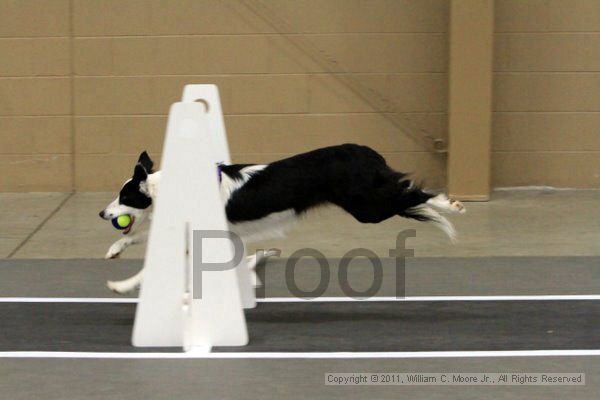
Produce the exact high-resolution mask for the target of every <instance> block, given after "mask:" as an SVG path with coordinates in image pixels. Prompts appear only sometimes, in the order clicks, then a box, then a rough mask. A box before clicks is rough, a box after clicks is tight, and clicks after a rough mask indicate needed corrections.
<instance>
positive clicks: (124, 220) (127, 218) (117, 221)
mask: <svg viewBox="0 0 600 400" xmlns="http://www.w3.org/2000/svg"><path fill="white" fill-rule="evenodd" d="M112 224H113V226H114V227H115V228H117V229H126V228H127V227H128V226H129V225H131V215H127V214H124V215H119V216H118V217H117V218H113V219H112Z"/></svg>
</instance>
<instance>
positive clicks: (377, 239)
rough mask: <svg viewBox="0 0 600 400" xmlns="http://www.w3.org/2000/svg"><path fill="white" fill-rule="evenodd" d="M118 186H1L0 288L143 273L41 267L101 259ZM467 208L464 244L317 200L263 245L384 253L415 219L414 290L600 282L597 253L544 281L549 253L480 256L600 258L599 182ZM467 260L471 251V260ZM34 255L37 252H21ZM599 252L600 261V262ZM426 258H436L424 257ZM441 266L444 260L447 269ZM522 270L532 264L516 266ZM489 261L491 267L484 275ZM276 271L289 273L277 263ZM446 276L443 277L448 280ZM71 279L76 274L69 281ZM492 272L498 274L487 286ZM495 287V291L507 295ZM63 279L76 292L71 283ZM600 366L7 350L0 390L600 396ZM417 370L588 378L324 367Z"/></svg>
mask: <svg viewBox="0 0 600 400" xmlns="http://www.w3.org/2000/svg"><path fill="white" fill-rule="evenodd" d="M114 195H115V194H114V193H77V194H74V195H69V194H64V193H49V194H47V193H33V194H0V258H7V257H8V258H11V259H12V260H4V261H3V264H2V267H3V274H4V275H3V277H4V278H5V279H4V280H3V285H4V286H2V285H0V286H1V287H3V288H5V287H6V288H10V289H11V290H13V291H14V295H15V296H27V295H34V294H35V295H38V296H39V295H40V293H47V291H50V292H48V293H49V294H48V295H56V294H57V293H54V292H53V290H54V291H61V292H60V294H61V295H65V296H70V295H78V296H82V295H81V293H85V294H86V295H90V296H93V295H98V296H104V294H103V293H104V290H105V289H104V287H103V286H102V285H100V284H99V282H103V281H104V280H105V279H106V278H107V277H108V276H110V277H113V275H112V274H113V273H116V272H117V270H119V271H118V273H119V274H123V277H124V276H126V275H127V274H128V273H130V272H132V271H133V270H135V268H136V267H137V266H139V263H140V262H139V261H132V260H122V261H114V265H115V267H116V268H115V270H114V272H113V271H112V268H111V269H110V270H111V271H107V270H104V269H103V266H104V265H105V264H106V262H103V261H99V260H88V261H87V264H90V263H92V264H94V265H91V266H89V268H88V270H90V271H91V272H88V271H87V270H84V269H85V268H84V267H85V265H83V264H85V263H83V262H82V261H75V260H73V261H71V263H77V269H78V270H77V271H78V273H73V272H70V273H68V274H67V273H65V274H64V275H62V276H57V274H55V273H50V271H49V272H48V273H44V272H43V271H45V270H46V269H48V266H49V265H54V264H56V267H57V268H63V269H65V271H66V269H67V268H68V267H69V265H67V264H69V263H67V262H64V261H61V260H56V261H54V264H53V262H49V261H45V260H44V259H50V258H53V259H65V258H87V259H90V258H102V257H103V256H104V254H105V253H106V250H107V249H108V247H109V246H110V244H111V243H112V242H114V241H115V240H117V239H118V238H119V237H120V235H119V233H118V232H117V231H116V230H114V229H113V228H112V227H111V226H110V224H109V223H107V222H106V221H102V220H100V219H99V218H98V215H97V214H98V212H99V211H100V209H102V208H103V207H104V206H105V205H106V204H107V203H108V202H109V201H111V200H112V199H113V198H114ZM467 209H468V212H467V214H465V215H459V216H452V217H451V219H452V220H453V222H455V224H456V228H457V230H458V232H459V241H458V243H456V244H452V243H450V242H449V241H448V239H447V238H445V237H444V236H443V235H442V234H441V233H440V232H438V231H437V230H436V229H435V228H433V227H431V226H428V225H426V224H419V223H416V222H412V221H407V220H404V219H401V218H395V219H392V220H389V221H386V222H384V223H382V224H378V225H361V224H359V223H357V222H355V221H354V220H352V218H350V217H349V216H347V215H345V214H344V213H343V212H340V211H339V210H336V209H330V210H319V211H317V212H315V213H313V214H312V215H309V216H308V217H307V218H306V219H305V220H304V221H302V222H301V223H300V224H299V226H298V227H297V229H296V230H295V231H292V232H291V233H290V234H289V236H288V237H287V238H285V239H281V240H273V241H269V242H266V243H258V244H256V245H255V247H256V248H265V247H266V248H273V247H275V248H279V249H281V251H282V254H281V255H282V256H283V257H286V256H289V255H290V254H292V253H293V252H294V251H295V250H298V249H300V248H303V247H313V248H315V249H318V250H319V251H321V252H322V253H323V254H325V255H326V256H328V257H340V256H342V255H343V254H345V253H346V252H347V251H348V250H350V249H353V248H356V247H363V248H365V247H366V248H368V249H370V250H372V251H374V252H375V253H377V254H378V255H380V256H382V257H387V256H388V251H389V249H390V248H392V247H394V245H395V238H396V235H397V234H398V233H399V232H401V231H402V230H404V229H412V228H414V229H416V231H417V237H416V238H414V239H410V240H409V242H408V243H409V246H408V247H412V248H413V249H415V255H416V256H417V257H422V258H421V259H420V260H414V261H413V262H415V263H416V262H417V261H418V262H419V263H425V264H426V265H420V264H419V266H416V265H415V268H413V269H411V268H410V266H409V269H408V270H407V271H408V272H409V275H410V273H413V274H414V276H413V279H412V280H411V282H416V283H415V285H414V287H415V288H416V289H418V290H422V291H424V292H426V293H429V294H431V293H435V294H444V293H447V291H448V290H450V289H451V288H455V289H456V290H457V291H458V290H459V289H460V293H466V292H465V291H466V290H471V291H473V290H480V291H484V292H485V293H487V294H499V293H504V292H503V291H504V290H505V289H507V288H510V289H511V290H513V291H514V290H524V292H523V293H525V292H527V293H529V291H532V292H535V290H534V289H536V288H537V289H539V290H541V288H542V287H543V288H552V292H554V289H556V290H557V293H558V292H561V291H560V290H563V289H564V290H566V291H569V290H571V289H573V291H574V293H589V292H591V293H597V290H596V289H597V285H596V283H597V278H596V277H597V273H596V272H595V271H596V269H594V268H591V267H590V265H591V264H590V260H570V259H566V258H565V259H563V260H562V262H561V263H562V264H564V265H565V270H566V269H568V271H563V270H562V269H558V270H557V271H555V272H552V273H549V274H547V275H545V276H544V278H545V280H544V279H539V278H536V277H535V275H536V272H535V271H540V270H545V269H546V268H547V266H546V263H548V262H552V263H555V264H556V261H557V260H556V259H554V260H553V261H552V260H550V261H548V259H546V258H544V259H542V258H540V259H537V260H535V261H532V260H531V259H524V260H522V264H518V265H517V263H514V262H511V263H510V265H504V264H505V262H504V260H502V259H488V260H483V259H475V258H474V257H491V256H550V257H553V258H554V256H599V255H600V246H598V243H600V229H599V228H600V219H599V218H598V214H599V211H600V191H543V190H542V191H512V192H508V191H501V192H495V193H494V194H493V196H492V201H490V202H487V203H469V204H467ZM143 254H144V248H143V246H138V247H133V248H130V249H129V250H128V251H127V252H126V253H125V254H124V256H123V257H124V258H141V257H143ZM425 257H454V258H453V259H452V261H451V262H449V261H447V259H446V261H445V262H444V263H441V262H437V261H439V260H437V261H436V260H433V259H427V258H425ZM457 257H468V258H469V260H470V261H464V260H465V259H459V258H457ZM24 259H39V260H33V261H25V260H24ZM431 260H433V261H431ZM592 261H593V262H595V259H594V260H592ZM15 263H18V264H19V265H15ZM40 263H41V264H40ZM428 263H429V264H431V265H429V266H428ZM577 263H584V264H585V265H583V264H582V265H579V264H577ZM46 264H48V265H46ZM80 264H81V265H80ZM87 264H86V265H87ZM96 264H97V265H96ZM562 264H561V265H562ZM577 265H579V267H578V266H577ZM120 266H121V267H124V268H123V271H120V269H121V268H119V267H120ZM444 266H445V267H448V268H447V269H444V270H443V271H442V270H441V269H442V267H444ZM470 266H471V267H472V268H476V267H477V268H478V271H480V272H479V275H476V276H473V277H472V279H471V280H469V282H468V283H472V287H470V286H469V287H465V285H463V284H462V283H463V282H467V280H466V279H463V278H460V277H459V276H458V275H456V273H457V271H462V270H465V268H466V269H469V268H470ZM417 267H418V268H417ZM519 267H522V268H523V269H524V270H525V269H526V270H527V271H524V272H523V273H522V274H519ZM584 267H585V268H584ZM33 268H38V269H39V271H38V274H37V275H36V278H35V282H34V283H35V284H32V283H30V282H31V281H30V282H28V283H27V285H26V286H27V287H26V288H25V287H24V286H22V285H21V286H20V285H15V284H14V283H15V281H20V282H22V281H23V280H24V278H29V277H31V274H30V273H27V271H31V269H33ZM536 268H537V269H536ZM578 268H579V269H578ZM581 268H584V269H581ZM580 269H581V270H580ZM92 270H93V271H92ZM484 270H485V271H488V272H487V273H486V272H483V271H484ZM273 271H274V272H275V273H281V271H280V269H277V268H275V269H273ZM411 271H412V272H411ZM578 271H579V272H578ZM11 274H12V275H11ZM444 274H449V275H448V276H446V275H444ZM565 274H566V275H565ZM573 274H574V275H573ZM440 275H442V276H444V277H445V278H447V279H439V277H440ZM455 275H456V276H455ZM463 275H464V274H463ZM411 276H412V275H411ZM432 276H433V278H432ZM461 276H462V275H461ZM65 277H66V278H65ZM586 277H588V278H586ZM63 278H65V279H66V280H63ZM114 278H118V276H115V277H114ZM309 278H310V276H308V275H307V276H306V279H309ZM575 278H577V279H575ZM486 279H487V280H486ZM279 280H281V279H279ZM488 281H489V282H488ZM64 282H68V284H67V285H65V284H64ZM449 282H450V283H449ZM484 282H488V283H489V284H488V285H483V283H484ZM564 282H566V283H567V284H566V286H564V288H563V285H561V283H564ZM568 282H570V283H571V284H575V283H574V282H576V283H577V286H576V288H573V287H570V286H568ZM519 283H521V284H522V287H521V286H519ZM436 284H439V287H438V289H439V291H435V290H433V289H435V288H436V287H437V286H435V285H436ZM453 285H454V286H453ZM543 285H545V286H543ZM467 286H468V285H467ZM36 287H39V288H40V290H44V291H45V292H36V293H33V294H29V292H27V290H33V288H36ZM90 287H92V288H95V289H94V290H96V291H94V290H90ZM491 288H494V290H498V291H499V293H496V292H494V291H493V290H491ZM519 288H521V289H519ZM584 288H585V290H582V289H584ZM416 289H415V290H416ZM488 289H490V290H488ZM559 289H560V290H559ZM65 290H71V291H73V292H68V293H64V291H65ZM444 290H445V291H446V292H444ZM544 292H545V289H544ZM10 293H11V294H13V292H10ZM419 293H420V292H419ZM452 293H454V292H452ZM468 293H469V294H471V292H468ZM473 293H475V292H473ZM519 293H522V292H521V291H519ZM561 293H562V292H561ZM106 297H108V295H106ZM0 334H1V332H0ZM599 365H600V364H598V357H593V356H587V357H503V358H424V359H348V360H335V359H321V360H296V359H281V360H264V359H256V360H252V359H234V360H202V359H198V360H194V359H190V360H132V359H123V360H119V359H47V358H37V359H18V358H4V359H2V361H1V362H0V393H2V395H0V398H7V399H9V398H10V399H15V400H16V399H37V398H44V399H48V400H50V399H71V398H72V399H80V398H85V399H101V398H102V399H103V398H106V397H117V398H120V399H139V398H145V399H165V398H180V399H188V398H190V399H191V398H194V399H196V398H222V399H241V398H244V399H254V398H261V399H281V398H290V399H292V398H294V399H295V398H298V399H300V398H303V399H304V398H314V399H317V398H340V399H341V398H343V399H354V398H357V399H358V398H367V397H369V398H380V399H388V398H389V399H392V398H394V399H395V398H412V399H457V400H458V399H461V400H462V399H501V398H502V399H534V398H535V399H558V398H569V399H596V398H598V373H599ZM417 371H422V372H459V371H465V372H484V371H487V372H585V373H586V374H587V377H586V378H587V385H586V386H581V387H566V386H562V387H549V386H547V387H540V386H529V387H518V386H511V387H486V386H469V387H445V386H428V387H422V386H413V387H397V386H388V387H373V386H359V387H356V386H351V387H331V386H325V385H324V374H325V373H326V372H417Z"/></svg>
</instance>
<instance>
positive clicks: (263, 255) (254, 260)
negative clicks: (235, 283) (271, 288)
mask: <svg viewBox="0 0 600 400" xmlns="http://www.w3.org/2000/svg"><path fill="white" fill-rule="evenodd" d="M280 253H281V252H280V251H279V250H267V251H264V250H259V251H257V252H256V254H253V255H251V256H248V257H246V265H247V266H248V269H249V270H250V282H251V283H252V286H254V287H259V286H262V285H263V283H262V282H261V281H260V278H259V277H258V275H257V274H256V266H257V265H258V264H260V263H261V262H262V261H263V260H265V259H267V258H268V257H272V256H278V255H279V254H280Z"/></svg>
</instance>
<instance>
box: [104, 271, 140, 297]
mask: <svg viewBox="0 0 600 400" xmlns="http://www.w3.org/2000/svg"><path fill="white" fill-rule="evenodd" d="M143 276H144V268H142V269H141V270H140V271H139V272H138V273H137V274H135V275H133V276H132V277H130V278H127V279H124V280H122V281H108V282H106V286H108V288H109V289H110V290H112V291H113V292H115V293H119V294H125V293H129V292H131V291H133V290H135V289H136V288H137V287H138V286H140V284H141V283H142V278H143Z"/></svg>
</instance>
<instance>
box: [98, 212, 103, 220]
mask: <svg viewBox="0 0 600 400" xmlns="http://www.w3.org/2000/svg"><path fill="white" fill-rule="evenodd" d="M98 215H99V216H100V218H102V219H104V210H102V211H100V213H99V214H98Z"/></svg>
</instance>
